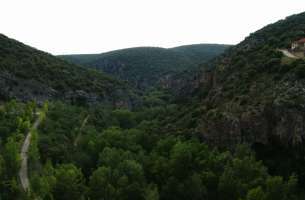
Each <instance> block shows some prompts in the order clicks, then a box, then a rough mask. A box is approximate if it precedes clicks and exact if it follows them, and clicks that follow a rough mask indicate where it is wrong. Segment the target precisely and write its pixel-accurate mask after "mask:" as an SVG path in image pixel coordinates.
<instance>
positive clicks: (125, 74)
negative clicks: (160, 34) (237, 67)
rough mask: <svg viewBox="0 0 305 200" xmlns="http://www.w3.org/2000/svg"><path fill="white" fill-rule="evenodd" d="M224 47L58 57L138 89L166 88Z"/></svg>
mask: <svg viewBox="0 0 305 200" xmlns="http://www.w3.org/2000/svg"><path fill="white" fill-rule="evenodd" d="M227 47H228V46H227V45H216V44H197V45H188V46H181V47H175V48H170V49H165V48H157V47H137V48H129V49H122V50H116V51H111V52H108V53H102V54H87V55H86V54H83V55H65V56H60V57H61V58H63V59H66V60H68V61H71V62H73V63H76V64H80V65H85V66H88V67H92V68H96V69H99V70H102V71H104V72H106V73H108V74H112V75H115V76H117V77H119V78H120V79H123V80H127V81H128V82H129V83H130V84H131V85H132V86H136V88H138V89H148V88H151V87H153V86H162V87H165V88H166V87H168V84H169V83H170V81H171V80H172V79H171V76H172V75H173V74H175V73H179V72H182V71H184V70H192V69H195V68H197V66H198V65H199V64H201V63H204V62H206V61H208V60H210V59H212V58H213V57H215V56H217V55H219V54H221V53H222V52H223V51H224V50H225V49H226V48H227Z"/></svg>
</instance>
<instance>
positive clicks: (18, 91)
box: [0, 34, 130, 104]
mask: <svg viewBox="0 0 305 200" xmlns="http://www.w3.org/2000/svg"><path fill="white" fill-rule="evenodd" d="M0 88H1V90H0V100H2V101H3V100H6V99H12V98H15V99H19V100H23V101H27V100H36V101H43V100H48V99H64V100H68V101H90V102H93V103H94V102H99V101H103V102H105V101H107V102H109V103H112V104H115V103H116V102H120V103H122V102H124V101H125V100H127V99H128V93H129V92H130V91H129V90H128V89H127V88H126V87H125V85H124V84H123V83H122V82H120V81H118V80H116V79H114V78H111V77H109V76H108V75H105V74H103V73H101V72H97V71H95V70H89V69H86V68H82V67H79V66H76V65H74V64H71V63H68V62H66V61H63V60H62V59H58V58H57V57H55V56H52V55H50V54H48V53H44V52H42V51H39V50H37V49H34V48H32V47H29V46H27V45H24V44H22V43H20V42H18V41H16V40H13V39H10V38H8V37H6V36H5V35H2V34H0ZM123 91H124V94H122V93H123ZM125 97H126V99H125Z"/></svg>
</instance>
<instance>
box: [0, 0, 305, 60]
mask: <svg viewBox="0 0 305 200" xmlns="http://www.w3.org/2000/svg"><path fill="white" fill-rule="evenodd" d="M304 8H305V2H304V1H301V0H291V1H289V2H288V1H286V2H278V1H275V0H270V1H255V2H253V1H250V0H236V1H234V2H232V1H224V0H215V1H208V2H204V1H199V0H198V1H197V0H181V1H177V0H176V1H174V0H168V1H164V0H163V1H161V0H154V1H148V0H130V1H128V2H127V1H120V0H111V1H109V0H105V1H98V0H91V1H81V0H78V1H72V0H61V1H60V0H52V1H51V0H46V1H43V2H42V1H38V0H28V1H19V2H18V0H9V1H4V2H2V5H1V8H0V19H1V29H0V33H3V34H5V35H6V36H8V37H10V38H14V39H16V40H19V41H21V42H23V43H25V44H28V45H30V46H33V47H35V48H37V49H40V50H43V51H46V52H49V53H52V54H55V55H62V54H90V53H102V52H107V51H112V50H117V49H124V48H132V47H140V46H151V47H163V48H171V47H176V46H183V45H190V44H202V43H209V44H237V43H239V42H240V41H242V40H243V39H244V38H245V37H246V36H248V35H249V34H250V33H252V32H254V31H256V30H258V29H260V28H262V27H264V26H266V25H268V24H270V23H274V22H276V21H278V20H280V19H284V18H285V17H287V16H289V15H292V14H297V13H300V12H303V9H304ZM258 13H259V15H258ZM18 16H20V17H18Z"/></svg>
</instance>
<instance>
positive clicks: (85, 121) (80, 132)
mask: <svg viewBox="0 0 305 200" xmlns="http://www.w3.org/2000/svg"><path fill="white" fill-rule="evenodd" d="M89 117H90V115H87V117H86V118H85V119H84V120H83V122H82V124H81V126H80V128H79V132H78V135H77V136H76V138H75V140H74V146H75V147H76V146H77V145H78V142H79V140H80V138H81V137H82V131H83V128H84V127H85V125H86V124H87V121H88V119H89Z"/></svg>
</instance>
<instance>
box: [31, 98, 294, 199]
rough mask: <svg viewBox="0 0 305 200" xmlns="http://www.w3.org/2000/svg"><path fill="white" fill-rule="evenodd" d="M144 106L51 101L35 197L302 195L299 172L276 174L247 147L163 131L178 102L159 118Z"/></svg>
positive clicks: (40, 142)
mask: <svg viewBox="0 0 305 200" xmlns="http://www.w3.org/2000/svg"><path fill="white" fill-rule="evenodd" d="M172 109H173V110H172ZM149 110H150V109H149ZM171 110H172V111H171ZM143 112H145V113H147V112H148V111H147V110H145V111H144V110H142V111H138V112H130V111H127V110H115V111H112V110H108V109H107V108H103V107H100V108H90V109H87V108H84V107H77V106H71V105H68V104H63V103H60V102H58V103H55V104H50V105H49V111H48V114H47V117H46V120H45V121H44V122H43V124H42V125H41V126H40V128H39V131H38V138H39V139H38V149H39V152H40V159H39V161H38V162H39V164H40V165H42V167H41V168H40V169H37V168H36V169H35V170H33V169H32V170H31V174H32V175H31V176H32V177H34V178H33V179H32V181H31V183H32V185H33V193H32V195H34V196H39V197H43V198H44V199H49V198H55V199H71V198H73V199H86V198H90V199H175V200H177V199H213V200H216V199H227V200H235V199H245V200H246V199H255V198H258V197H257V196H258V195H260V196H262V197H263V198H264V199H266V200H267V199H270V200H271V199H283V200H284V199H285V200H286V199H295V198H297V196H295V190H296V189H297V188H296V184H297V178H296V177H294V176H291V177H290V178H289V179H288V180H283V178H282V177H277V176H276V177H273V176H270V175H269V174H268V172H267V168H266V167H265V166H264V165H263V164H262V162H260V161H257V160H256V159H255V155H254V153H253V152H252V151H251V150H250V149H249V147H247V146H246V145H240V146H238V147H237V148H236V149H235V150H234V151H232V152H230V151H219V150H217V149H211V148H209V147H208V146H207V145H205V144H203V143H201V142H200V141H199V140H198V138H196V137H188V138H186V137H185V136H183V135H173V134H167V133H166V132H164V127H163V126H164V124H163V122H162V121H163V120H162V118H163V117H164V116H162V115H164V112H168V113H169V112H175V109H174V107H172V108H169V107H159V111H158V112H155V117H150V116H146V117H140V116H143ZM150 112H151V111H150ZM152 114H153V113H152ZM88 116H89V118H88V120H87V121H86V123H85V125H84V124H83V122H84V120H85V119H86V118H87V117H88ZM126 122H128V123H127V124H128V127H126ZM76 141H77V142H76ZM279 192H280V193H279ZM257 193H258V194H257Z"/></svg>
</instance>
